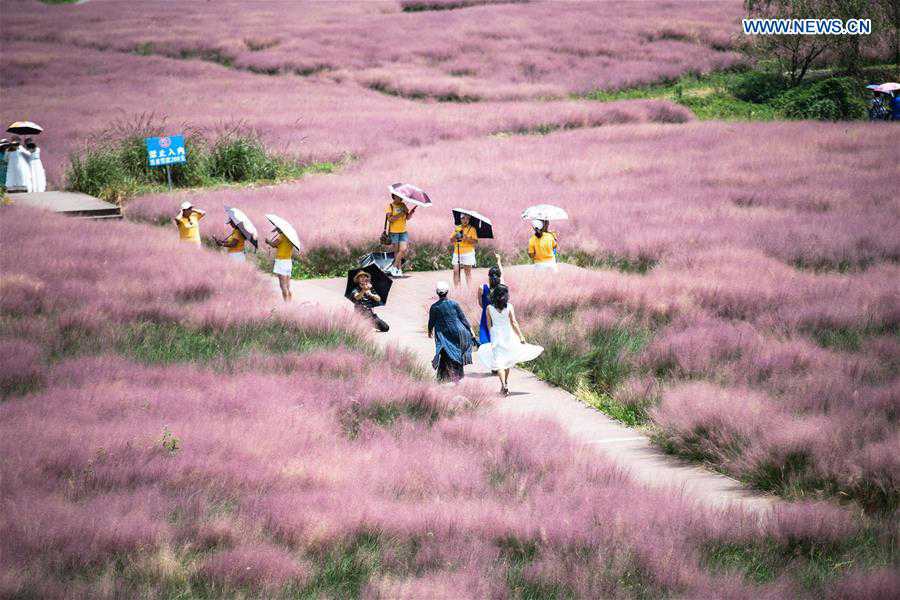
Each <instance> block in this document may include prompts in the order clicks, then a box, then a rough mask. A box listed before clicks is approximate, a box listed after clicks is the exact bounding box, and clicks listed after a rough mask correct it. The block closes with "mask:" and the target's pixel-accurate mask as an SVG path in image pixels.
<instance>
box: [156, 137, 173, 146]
mask: <svg viewBox="0 0 900 600" xmlns="http://www.w3.org/2000/svg"><path fill="white" fill-rule="evenodd" d="M171 144H172V140H170V139H169V138H167V137H161V138H159V147H160V148H168V147H169V146H170V145H171Z"/></svg>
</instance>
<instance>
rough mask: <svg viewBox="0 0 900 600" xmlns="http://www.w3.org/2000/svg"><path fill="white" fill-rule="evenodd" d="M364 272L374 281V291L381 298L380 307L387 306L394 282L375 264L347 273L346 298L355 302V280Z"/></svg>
mask: <svg viewBox="0 0 900 600" xmlns="http://www.w3.org/2000/svg"><path fill="white" fill-rule="evenodd" d="M362 272H366V273H368V274H369V277H371V279H372V291H373V292H375V293H376V294H378V295H379V296H380V297H381V302H380V303H379V305H378V306H384V305H385V304H387V299H388V294H389V293H390V291H391V286H392V285H393V284H394V282H393V281H392V280H391V278H390V277H388V276H387V275H386V274H385V272H384V271H382V270H381V269H379V268H378V265H376V264H374V263H373V264H370V265H366V266H365V267H357V268H355V269H350V270H349V271H347V289H346V290H344V297H345V298H347V299H348V300H350V301H353V289H354V288H355V287H356V282H355V281H353V278H354V277H356V276H357V275H358V274H359V273H362Z"/></svg>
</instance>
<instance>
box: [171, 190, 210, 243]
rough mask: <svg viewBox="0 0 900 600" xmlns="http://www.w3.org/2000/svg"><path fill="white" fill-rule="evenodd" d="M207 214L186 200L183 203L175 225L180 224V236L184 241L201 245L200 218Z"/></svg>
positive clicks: (176, 216)
mask: <svg viewBox="0 0 900 600" xmlns="http://www.w3.org/2000/svg"><path fill="white" fill-rule="evenodd" d="M205 216H206V212H205V211H202V210H200V209H199V208H194V205H193V204H191V203H190V202H188V201H187V200H185V201H184V202H182V203H181V211H179V213H178V214H177V215H175V219H174V221H175V225H177V226H178V236H179V238H180V239H181V241H182V242H188V243H191V244H196V246H197V247H198V248H199V247H200V219H202V218H203V217H205Z"/></svg>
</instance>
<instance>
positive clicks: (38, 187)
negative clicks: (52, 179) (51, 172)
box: [28, 148, 47, 192]
mask: <svg viewBox="0 0 900 600" xmlns="http://www.w3.org/2000/svg"><path fill="white" fill-rule="evenodd" d="M28 162H29V166H30V167H31V191H32V192H46V191H47V172H46V171H44V163H42V162H41V149H40V148H35V149H34V150H32V151H31V158H29V159H28Z"/></svg>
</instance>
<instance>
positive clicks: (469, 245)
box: [450, 213, 478, 286]
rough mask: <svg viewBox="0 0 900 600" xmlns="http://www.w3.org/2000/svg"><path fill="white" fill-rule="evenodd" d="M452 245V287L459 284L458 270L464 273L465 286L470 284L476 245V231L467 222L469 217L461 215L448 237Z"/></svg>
mask: <svg viewBox="0 0 900 600" xmlns="http://www.w3.org/2000/svg"><path fill="white" fill-rule="evenodd" d="M450 241H451V242H452V243H453V261H452V262H453V285H455V286H458V285H459V282H460V275H459V270H460V268H462V269H463V270H464V271H465V272H466V285H471V284H472V267H474V266H475V246H477V245H478V231H477V230H476V229H475V227H473V226H472V225H471V224H470V222H469V215H467V214H465V213H463V214H462V215H460V218H459V225H457V226H456V229H455V230H454V231H453V235H452V236H450Z"/></svg>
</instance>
